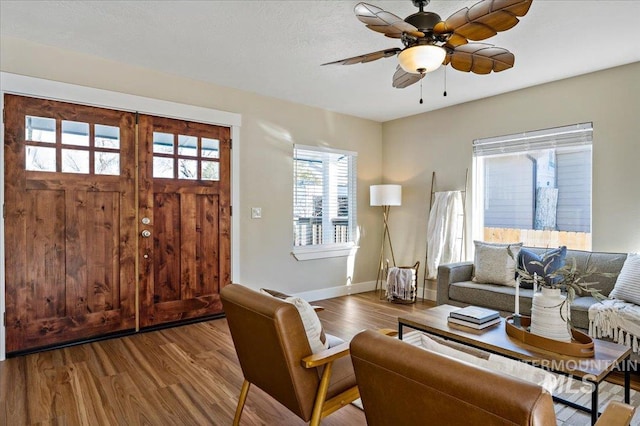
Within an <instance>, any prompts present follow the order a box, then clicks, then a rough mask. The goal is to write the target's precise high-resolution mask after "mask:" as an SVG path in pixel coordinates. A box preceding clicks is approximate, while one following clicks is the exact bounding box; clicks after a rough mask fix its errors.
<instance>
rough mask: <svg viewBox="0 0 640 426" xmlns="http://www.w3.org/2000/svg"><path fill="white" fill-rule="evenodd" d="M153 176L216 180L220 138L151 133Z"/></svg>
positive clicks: (218, 176)
mask: <svg viewBox="0 0 640 426" xmlns="http://www.w3.org/2000/svg"><path fill="white" fill-rule="evenodd" d="M153 177H154V178H161V179H163V178H164V179H186V180H208V181H218V180H220V141H219V140H218V139H212V138H206V137H201V136H195V135H183V134H174V133H164V132H153Z"/></svg>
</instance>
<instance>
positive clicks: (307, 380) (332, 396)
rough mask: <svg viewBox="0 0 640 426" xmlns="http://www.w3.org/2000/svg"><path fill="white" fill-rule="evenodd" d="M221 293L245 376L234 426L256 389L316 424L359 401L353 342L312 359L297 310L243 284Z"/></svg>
mask: <svg viewBox="0 0 640 426" xmlns="http://www.w3.org/2000/svg"><path fill="white" fill-rule="evenodd" d="M220 294H221V299H222V304H223V307H224V311H225V314H226V316H227V322H228V324H229V330H230V331H231V337H232V338H233V343H234V346H235V348H236V353H237V355H238V360H239V361H240V366H241V367H242V372H243V374H244V383H243V384H242V389H241V391H240V397H239V399H238V406H237V409H236V414H235V418H234V421H233V424H234V425H237V424H239V422H240V417H241V415H242V410H243V408H244V404H245V401H246V399H247V394H248V392H249V387H250V385H251V384H254V385H256V386H258V387H259V388H260V389H262V390H263V391H265V392H266V393H267V394H269V395H271V396H272V397H273V398H274V399H276V400H277V401H279V402H280V403H281V404H283V405H284V406H285V407H287V408H288V409H289V410H291V411H292V412H294V413H295V414H296V415H297V416H298V417H300V418H301V419H303V420H304V421H307V422H310V423H311V424H312V425H317V424H319V423H320V420H321V419H322V418H324V417H326V416H328V415H329V414H331V413H333V412H334V411H336V410H337V409H339V408H341V407H343V406H345V405H348V404H350V403H351V402H352V401H354V400H356V399H358V398H359V396H360V395H359V393H358V387H357V386H356V381H355V375H354V373H353V366H352V364H351V359H350V358H349V344H348V343H344V342H343V343H341V344H339V345H337V346H333V347H330V348H329V349H327V350H325V351H322V352H320V353H317V354H312V352H311V348H310V346H309V341H308V340H307V335H306V334H305V330H304V326H303V324H302V320H301V319H300V314H299V313H298V310H297V309H296V307H295V306H294V305H292V304H290V303H287V302H284V301H282V300H280V299H277V298H274V297H271V296H268V295H265V294H262V293H259V292H257V291H254V290H251V289H249V288H247V287H243V286H241V285H238V284H231V285H228V286H226V287H225V288H223V289H222V291H221V293H220ZM329 340H330V341H331V340H333V339H331V338H329Z"/></svg>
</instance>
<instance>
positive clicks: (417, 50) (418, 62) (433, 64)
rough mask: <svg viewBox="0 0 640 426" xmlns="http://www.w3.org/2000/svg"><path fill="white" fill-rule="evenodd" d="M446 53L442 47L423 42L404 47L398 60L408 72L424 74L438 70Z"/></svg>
mask: <svg viewBox="0 0 640 426" xmlns="http://www.w3.org/2000/svg"><path fill="white" fill-rule="evenodd" d="M446 55H447V52H446V51H445V50H444V49H443V48H442V47H439V46H434V45H432V44H423V45H418V46H412V47H408V48H406V49H404V50H403V51H402V52H400V53H399V54H398V62H399V63H400V67H402V69H403V70H405V71H406V72H408V73H411V74H423V73H428V72H431V71H435V70H437V69H438V68H439V67H440V65H442V62H443V61H444V57H445V56H446Z"/></svg>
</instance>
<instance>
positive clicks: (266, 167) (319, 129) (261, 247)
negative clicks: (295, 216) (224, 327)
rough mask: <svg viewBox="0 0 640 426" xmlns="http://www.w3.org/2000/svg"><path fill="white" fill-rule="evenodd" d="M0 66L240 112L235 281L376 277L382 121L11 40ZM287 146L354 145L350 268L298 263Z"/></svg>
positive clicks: (332, 262)
mask: <svg viewBox="0 0 640 426" xmlns="http://www.w3.org/2000/svg"><path fill="white" fill-rule="evenodd" d="M0 67H1V70H2V71H5V72H9V73H15V74H21V75H26V76H32V77H38V78H44V79H49V80H55V81H61V82H66V83H73V84H77V85H83V86H89V87H94V88H101V89H106V90H111V91H117V92H123V93H128V94H134V95H139V96H145V97H150V98H156V99H162V100H168V101H173V102H179V103H184V104H190V105H196V106H201V107H206V108H212V109H217V110H223V111H230V112H235V113H238V114H241V115H242V127H241V141H240V147H239V148H240V186H239V190H240V205H239V206H234V215H239V216H240V226H239V228H240V229H239V232H240V238H241V240H240V256H239V259H238V262H239V270H240V274H239V275H240V276H239V277H234V281H236V282H241V283H243V284H246V285H249V286H252V287H261V286H265V287H271V288H276V289H279V290H282V291H286V292H292V293H293V292H295V293H299V292H306V291H313V290H318V289H324V288H329V287H335V286H341V285H344V284H345V282H346V281H347V275H351V276H352V282H353V283H361V282H366V281H371V280H375V271H376V262H377V254H378V253H377V247H379V244H380V232H379V226H380V223H379V221H380V216H379V213H380V212H379V211H377V210H376V209H375V208H372V207H369V194H368V190H369V185H370V184H372V183H379V182H380V176H381V167H382V166H381V164H382V162H381V154H382V130H381V128H382V125H381V124H380V123H376V122H373V121H368V120H363V119H360V118H354V117H350V116H346V115H342V114H336V113H332V112H329V111H325V110H321V109H318V108H311V107H306V106H302V105H298V104H293V103H291V102H286V101H280V100H276V99H273V98H267V97H263V96H258V95H255V94H251V93H248V92H243V91H239V90H234V89H229V88H224V87H220V86H216V85H212V84H207V83H203V82H198V81H193V80H188V79H185V78H180V77H176V76H172V75H167V74H163V73H160V72H156V71H152V70H148V69H143V68H138V67H133V66H129V65H125V64H122V63H116V62H112V61H108V60H104V59H100V58H97V57H92V56H87V55H83V54H78V53H74V52H69V51H63V50H59V49H54V48H50V47H46V46H43V45H37V44H33V43H29V42H25V41H22V40H16V39H9V38H4V39H2V51H1V57H0ZM256 77H257V78H259V74H258V75H257V76H256ZM319 90H320V89H319ZM293 143H301V144H305V145H322V146H328V147H334V148H338V149H344V150H351V151H357V152H358V175H359V178H358V218H359V225H360V226H361V229H362V230H361V232H362V238H361V245H362V248H361V249H360V250H359V252H358V254H357V256H356V259H355V268H354V271H353V272H349V271H348V270H347V267H348V262H347V258H333V259H322V260H311V261H296V260H295V259H294V258H293V257H292V256H291V254H290V252H291V243H292V239H293V226H292V208H291V203H292V191H293V189H292V188H293V180H292V179H293V178H292V159H291V156H292V148H293ZM234 146H236V147H237V145H234ZM251 207H262V216H263V218H262V219H260V220H257V219H251V218H250V208H251ZM234 231H238V230H237V229H236V230H234Z"/></svg>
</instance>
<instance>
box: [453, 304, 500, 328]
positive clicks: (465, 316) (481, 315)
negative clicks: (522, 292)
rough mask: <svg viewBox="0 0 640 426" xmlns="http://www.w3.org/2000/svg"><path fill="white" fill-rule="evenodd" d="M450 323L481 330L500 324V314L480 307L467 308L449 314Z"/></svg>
mask: <svg viewBox="0 0 640 426" xmlns="http://www.w3.org/2000/svg"><path fill="white" fill-rule="evenodd" d="M447 320H448V321H449V322H450V323H453V324H459V325H464V326H467V327H471V328H475V329H477V330H481V329H483V328H487V327H490V326H492V325H494V324H498V323H499V322H500V313H499V312H498V311H494V310H492V309H487V308H481V307H479V306H467V307H466V308H462V309H457V310H455V311H452V312H450V313H449V318H448V319H447Z"/></svg>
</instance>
